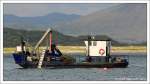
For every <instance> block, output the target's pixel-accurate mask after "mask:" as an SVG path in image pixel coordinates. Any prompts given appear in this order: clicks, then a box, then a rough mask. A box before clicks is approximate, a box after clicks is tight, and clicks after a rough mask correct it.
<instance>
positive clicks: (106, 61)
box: [13, 29, 128, 68]
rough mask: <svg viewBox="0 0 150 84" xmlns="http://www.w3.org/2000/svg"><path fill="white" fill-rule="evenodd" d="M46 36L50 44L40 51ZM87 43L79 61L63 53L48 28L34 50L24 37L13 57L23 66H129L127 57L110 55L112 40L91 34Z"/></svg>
mask: <svg viewBox="0 0 150 84" xmlns="http://www.w3.org/2000/svg"><path fill="white" fill-rule="evenodd" d="M46 38H47V39H49V40H48V42H49V46H47V48H46V49H44V50H43V51H42V52H41V53H40V51H39V46H40V44H41V43H42V42H43V40H44V39H46ZM85 44H86V51H87V52H86V57H85V58H84V59H83V60H82V61H80V62H77V59H76V58H74V57H72V56H66V55H63V54H62V53H61V51H60V50H59V49H58V48H57V46H56V45H55V44H53V43H52V30H51V29H48V30H47V31H46V32H45V34H44V35H43V36H42V38H41V39H40V40H39V42H38V43H37V44H36V46H35V47H34V49H32V50H30V49H29V48H27V44H26V42H25V41H24V40H23V38H22V39H21V46H17V49H16V52H15V53H13V57H14V60H15V63H16V64H18V65H20V66H21V67H23V68H41V67H63V68H91V67H100V68H104V67H107V68H123V67H127V66H128V60H127V59H125V58H120V57H112V56H111V55H110V47H111V41H110V40H98V39H94V37H92V38H91V37H90V36H89V37H88V39H87V40H85ZM79 59H80V58H79Z"/></svg>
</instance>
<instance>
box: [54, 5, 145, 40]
mask: <svg viewBox="0 0 150 84" xmlns="http://www.w3.org/2000/svg"><path fill="white" fill-rule="evenodd" d="M146 11H147V9H146V4H144V3H143V4H141V3H136V4H135V3H134V4H133V3H128V4H120V5H117V6H114V7H111V8H107V9H104V10H101V11H97V12H95V13H92V14H89V15H86V16H81V17H80V18H79V19H77V20H74V21H73V22H71V23H70V24H68V23H67V24H62V25H60V27H57V28H56V29H57V30H58V31H61V30H62V29H64V30H65V31H63V33H66V34H71V35H79V34H81V35H86V34H91V33H92V34H96V35H107V36H110V37H111V38H113V39H115V40H117V41H120V42H126V43H139V42H142V41H146V38H147V12H146Z"/></svg>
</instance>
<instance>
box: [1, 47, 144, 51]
mask: <svg viewBox="0 0 150 84" xmlns="http://www.w3.org/2000/svg"><path fill="white" fill-rule="evenodd" d="M58 48H59V49H60V50H61V51H62V53H85V52H86V50H85V46H58ZM43 49H45V47H40V48H39V50H40V51H41V50H43ZM15 50H16V48H4V49H3V53H13V52H15ZM111 52H112V53H146V52H147V47H146V46H112V47H111Z"/></svg>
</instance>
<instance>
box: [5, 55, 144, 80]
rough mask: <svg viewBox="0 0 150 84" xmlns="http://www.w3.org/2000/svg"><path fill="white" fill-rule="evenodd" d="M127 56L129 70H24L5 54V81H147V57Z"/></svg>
mask: <svg viewBox="0 0 150 84" xmlns="http://www.w3.org/2000/svg"><path fill="white" fill-rule="evenodd" d="M76 55H80V54H76ZM125 55H128V56H129V66H128V67H127V68H107V69H106V68H105V69H104V68H67V69H65V68H61V69H58V68H42V69H22V68H21V67H20V66H19V65H17V64H15V62H14V60H13V57H12V56H11V55H10V54H4V58H3V79H4V81H59V80H61V81H119V80H121V81H123V80H124V81H127V80H129V81H135V80H140V81H146V80H147V55H146V54H143V53H142V54H140V53H138V54H125Z"/></svg>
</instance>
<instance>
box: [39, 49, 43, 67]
mask: <svg viewBox="0 0 150 84" xmlns="http://www.w3.org/2000/svg"><path fill="white" fill-rule="evenodd" d="M44 55H45V50H43V51H42V55H41V56H40V60H39V63H38V68H41V66H42V63H43V59H44Z"/></svg>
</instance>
